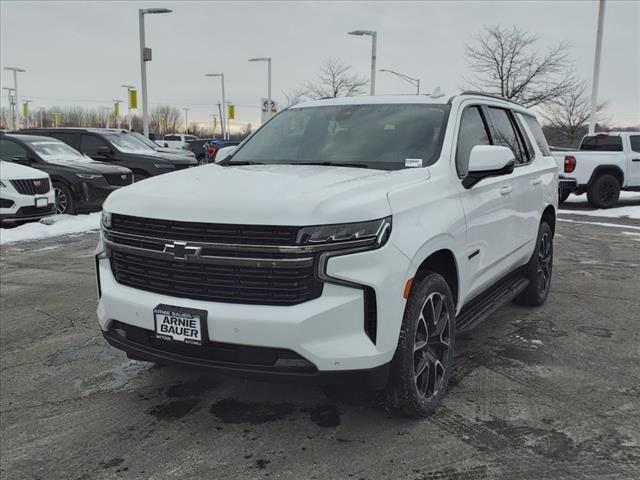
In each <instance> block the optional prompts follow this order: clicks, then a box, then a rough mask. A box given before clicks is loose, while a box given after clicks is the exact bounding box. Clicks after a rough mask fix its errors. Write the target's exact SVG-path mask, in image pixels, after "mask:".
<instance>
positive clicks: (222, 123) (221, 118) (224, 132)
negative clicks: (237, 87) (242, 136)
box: [204, 73, 229, 139]
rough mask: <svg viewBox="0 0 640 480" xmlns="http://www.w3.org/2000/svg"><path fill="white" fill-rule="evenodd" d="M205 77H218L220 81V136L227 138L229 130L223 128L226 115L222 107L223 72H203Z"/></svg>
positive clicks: (223, 105) (223, 101) (223, 99)
mask: <svg viewBox="0 0 640 480" xmlns="http://www.w3.org/2000/svg"><path fill="white" fill-rule="evenodd" d="M204 76H205V77H220V81H221V83H222V107H223V108H222V110H220V125H221V126H222V138H223V139H228V135H229V132H227V131H226V128H225V122H224V120H225V117H226V112H225V111H224V109H225V108H226V107H225V105H226V103H225V98H224V73H205V74H204Z"/></svg>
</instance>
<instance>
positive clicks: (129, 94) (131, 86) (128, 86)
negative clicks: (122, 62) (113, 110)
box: [120, 85, 136, 130]
mask: <svg viewBox="0 0 640 480" xmlns="http://www.w3.org/2000/svg"><path fill="white" fill-rule="evenodd" d="M120 86H121V87H122V88H126V89H127V105H129V108H128V109H127V110H128V117H129V130H131V93H130V92H131V90H135V89H136V87H134V86H133V85H120Z"/></svg>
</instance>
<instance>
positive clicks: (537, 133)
mask: <svg viewBox="0 0 640 480" xmlns="http://www.w3.org/2000/svg"><path fill="white" fill-rule="evenodd" d="M522 117H523V118H524V120H525V122H527V126H528V127H529V130H531V133H532V134H533V139H534V140H535V141H536V143H537V144H538V148H539V149H540V151H541V152H542V155H544V156H545V157H548V156H549V155H551V150H549V144H548V143H547V139H546V138H545V136H544V133H543V132H542V128H541V127H540V124H539V123H538V120H536V119H535V118H534V117H530V116H529V115H523V116H522Z"/></svg>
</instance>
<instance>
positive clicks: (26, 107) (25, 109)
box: [22, 102, 29, 117]
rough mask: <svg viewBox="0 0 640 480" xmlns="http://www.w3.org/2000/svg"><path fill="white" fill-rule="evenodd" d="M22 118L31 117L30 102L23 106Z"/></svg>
mask: <svg viewBox="0 0 640 480" xmlns="http://www.w3.org/2000/svg"><path fill="white" fill-rule="evenodd" d="M22 116H23V117H28V116H29V102H24V103H23V104H22Z"/></svg>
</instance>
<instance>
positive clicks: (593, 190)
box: [587, 173, 620, 208]
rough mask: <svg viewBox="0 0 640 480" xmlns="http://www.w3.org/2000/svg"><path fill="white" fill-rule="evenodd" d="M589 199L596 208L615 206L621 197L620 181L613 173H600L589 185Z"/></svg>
mask: <svg viewBox="0 0 640 480" xmlns="http://www.w3.org/2000/svg"><path fill="white" fill-rule="evenodd" d="M587 199H588V200H589V203H590V204H591V206H592V207H594V208H611V207H615V206H616V205H617V204H618V200H619V199H620V182H619V181H618V179H617V178H616V177H614V176H613V175H609V174H607V173H605V174H604V175H600V176H599V177H598V178H596V179H595V180H594V181H593V182H592V183H591V185H589V188H588V189H587Z"/></svg>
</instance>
